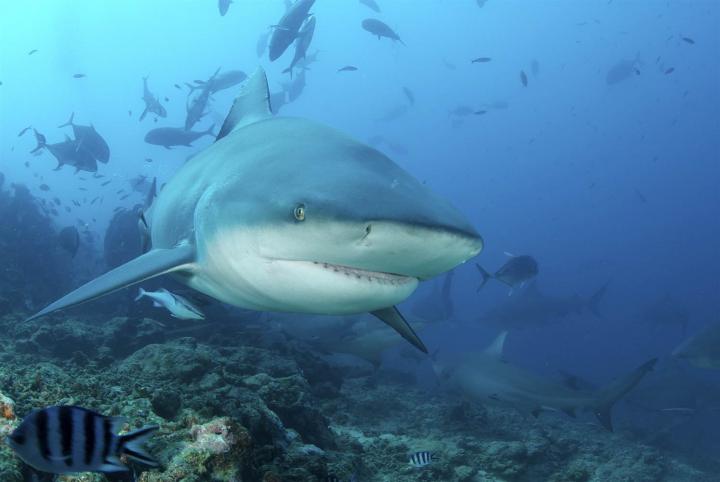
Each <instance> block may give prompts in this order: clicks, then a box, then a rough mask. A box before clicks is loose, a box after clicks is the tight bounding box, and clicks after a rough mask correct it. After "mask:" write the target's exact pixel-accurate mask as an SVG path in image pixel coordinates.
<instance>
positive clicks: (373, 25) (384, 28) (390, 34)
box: [361, 18, 405, 45]
mask: <svg viewBox="0 0 720 482" xmlns="http://www.w3.org/2000/svg"><path fill="white" fill-rule="evenodd" d="M361 25H362V28H363V29H365V30H367V31H368V32H370V33H371V34H373V35H375V36H376V37H377V38H378V40H379V39H381V38H383V37H385V38H389V39H391V40H393V41H394V42H400V43H401V44H403V45H405V42H403V41H402V40H401V39H400V36H399V35H398V34H397V33H395V31H394V30H393V29H391V28H390V27H389V26H388V25H387V24H386V23H385V22H381V21H380V20H378V19H376V18H366V19H365V20H363V21H362V24H361Z"/></svg>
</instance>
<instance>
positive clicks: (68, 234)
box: [58, 226, 80, 258]
mask: <svg viewBox="0 0 720 482" xmlns="http://www.w3.org/2000/svg"><path fill="white" fill-rule="evenodd" d="M58 243H59V244H60V247H61V248H62V249H64V250H65V251H67V252H68V253H70V254H71V255H72V257H73V258H74V257H75V255H76V254H77V251H78V248H79V247H80V233H79V232H78V230H77V228H76V227H75V226H68V227H66V228H63V229H62V230H61V231H60V234H59V235H58Z"/></svg>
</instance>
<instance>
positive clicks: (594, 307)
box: [587, 281, 610, 318]
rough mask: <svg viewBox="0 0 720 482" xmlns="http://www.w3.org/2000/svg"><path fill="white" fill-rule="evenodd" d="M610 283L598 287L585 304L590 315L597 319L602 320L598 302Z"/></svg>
mask: <svg viewBox="0 0 720 482" xmlns="http://www.w3.org/2000/svg"><path fill="white" fill-rule="evenodd" d="M609 284H610V282H609V281H608V282H607V283H605V284H604V285H602V286H601V287H600V289H598V290H597V291H596V292H595V293H593V295H592V296H591V297H590V299H589V300H588V303H587V307H588V310H590V313H592V314H593V315H595V316H596V317H597V318H603V315H602V313H601V312H600V302H601V301H602V300H603V298H604V297H605V292H606V291H607V288H608V285H609Z"/></svg>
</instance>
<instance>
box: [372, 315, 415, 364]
mask: <svg viewBox="0 0 720 482" xmlns="http://www.w3.org/2000/svg"><path fill="white" fill-rule="evenodd" d="M370 314H371V315H373V316H376V317H377V318H379V319H380V320H382V321H383V322H385V323H387V324H388V325H389V326H390V327H391V328H392V329H393V330H395V331H397V332H398V333H400V336H402V337H403V338H405V339H406V340H407V341H409V342H410V343H412V345H413V346H414V347H415V348H417V349H418V350H420V351H421V352H423V353H428V349H427V347H425V344H424V343H423V342H422V340H421V339H420V337H419V336H417V334H416V333H415V331H414V330H413V329H412V327H411V326H410V324H409V323H408V322H407V321H406V320H405V318H404V317H403V315H402V314H401V313H400V311H399V310H398V309H397V308H396V307H394V306H390V307H389V308H383V309H382V310H376V311H371V312H370Z"/></svg>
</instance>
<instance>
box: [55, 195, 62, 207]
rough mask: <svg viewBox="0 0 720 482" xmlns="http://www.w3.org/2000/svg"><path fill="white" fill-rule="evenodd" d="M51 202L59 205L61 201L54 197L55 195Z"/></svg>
mask: <svg viewBox="0 0 720 482" xmlns="http://www.w3.org/2000/svg"><path fill="white" fill-rule="evenodd" d="M53 202H54V203H55V204H57V205H58V206H59V205H60V204H62V203H61V202H60V200H59V199H58V198H56V197H54V198H53Z"/></svg>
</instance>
